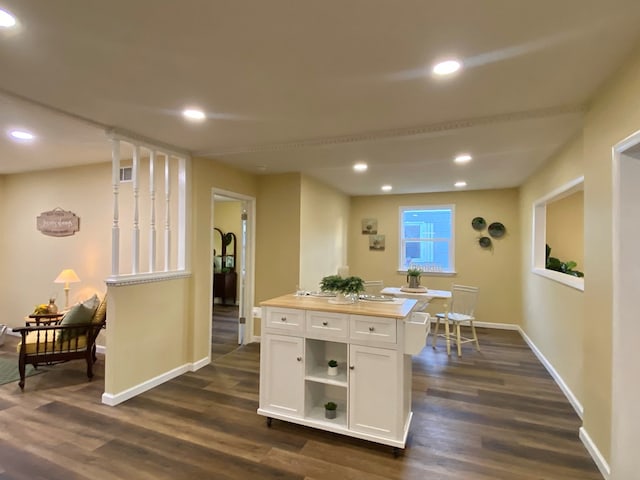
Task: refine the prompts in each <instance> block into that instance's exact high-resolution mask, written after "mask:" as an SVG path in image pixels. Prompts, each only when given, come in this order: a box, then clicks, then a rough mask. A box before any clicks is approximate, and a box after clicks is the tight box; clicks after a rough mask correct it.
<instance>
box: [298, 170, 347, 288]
mask: <svg viewBox="0 0 640 480" xmlns="http://www.w3.org/2000/svg"><path fill="white" fill-rule="evenodd" d="M348 222H349V197H348V196H346V195H345V194H343V193H341V192H338V191H337V190H334V189H333V188H331V187H328V186H326V185H325V184H323V183H320V182H318V181H317V180H314V179H312V178H310V177H308V176H303V177H302V186H301V198H300V278H299V283H298V285H299V286H300V288H303V289H306V290H318V289H319V286H318V284H319V283H320V279H321V278H322V277H324V276H326V275H331V274H335V273H336V272H337V271H338V267H340V266H342V265H345V264H346V261H347V230H348V226H349V223H348Z"/></svg>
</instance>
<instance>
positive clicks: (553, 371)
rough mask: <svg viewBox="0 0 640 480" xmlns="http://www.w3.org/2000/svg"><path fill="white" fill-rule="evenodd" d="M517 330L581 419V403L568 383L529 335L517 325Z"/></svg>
mask: <svg viewBox="0 0 640 480" xmlns="http://www.w3.org/2000/svg"><path fill="white" fill-rule="evenodd" d="M518 331H519V332H520V335H522V338H523V339H524V341H525V342H527V345H529V348H530V349H531V350H532V351H533V353H534V355H535V356H536V357H538V360H540V363H542V365H543V366H544V368H546V369H547V372H549V375H551V376H552V377H553V379H554V380H555V382H556V383H557V384H558V386H559V387H560V390H562V393H564V396H565V397H567V400H569V403H570V404H571V406H572V407H573V409H574V410H575V411H576V413H577V414H578V416H579V417H580V420H582V416H583V413H584V409H583V408H582V404H581V403H580V402H579V401H578V399H577V398H576V396H575V395H574V394H573V392H572V391H571V389H570V388H569V387H568V385H567V384H566V383H564V380H563V379H562V377H561V376H560V374H559V373H558V372H557V371H556V369H555V368H553V365H551V363H550V362H549V360H547V359H546V357H545V356H544V355H543V354H542V352H541V351H540V350H538V347H536V346H535V344H534V343H533V341H532V340H531V339H530V338H529V336H528V335H527V334H526V333H524V330H522V328H520V327H518Z"/></svg>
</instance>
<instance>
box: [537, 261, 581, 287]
mask: <svg viewBox="0 0 640 480" xmlns="http://www.w3.org/2000/svg"><path fill="white" fill-rule="evenodd" d="M531 272H532V273H535V274H536V275H540V276H541V277H546V278H550V279H551V280H554V281H556V282H558V283H562V284H563V285H567V286H568V287H571V288H575V289H576V290H580V291H581V292H584V278H579V277H574V276H573V275H567V274H566V273H562V272H556V271H555V270H548V269H546V268H538V267H534V268H533V269H532V270H531Z"/></svg>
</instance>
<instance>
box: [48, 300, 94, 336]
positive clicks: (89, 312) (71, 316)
mask: <svg viewBox="0 0 640 480" xmlns="http://www.w3.org/2000/svg"><path fill="white" fill-rule="evenodd" d="M99 304H100V299H98V295H94V296H93V297H91V298H89V299H87V300H85V301H84V302H82V303H78V304H76V305H74V306H73V307H71V309H70V310H69V311H68V312H67V313H65V314H64V317H62V320H61V321H60V325H83V324H85V325H86V324H87V323H90V322H91V319H92V318H93V315H94V313H96V310H97V308H98V306H99ZM82 333H83V329H81V328H78V329H77V330H76V329H69V330H63V331H60V332H59V334H58V338H57V341H58V344H59V345H60V344H62V343H63V342H66V341H68V340H69V339H71V338H75V337H77V336H78V335H81V334H82Z"/></svg>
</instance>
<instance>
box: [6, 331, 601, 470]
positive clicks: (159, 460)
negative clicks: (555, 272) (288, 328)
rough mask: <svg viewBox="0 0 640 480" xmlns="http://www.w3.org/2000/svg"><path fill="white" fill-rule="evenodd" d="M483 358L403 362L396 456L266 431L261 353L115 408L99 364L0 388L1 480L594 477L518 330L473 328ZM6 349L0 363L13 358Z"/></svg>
mask: <svg viewBox="0 0 640 480" xmlns="http://www.w3.org/2000/svg"><path fill="white" fill-rule="evenodd" d="M479 334H480V342H481V348H482V351H481V352H475V350H473V349H472V348H470V346H469V345H466V346H465V347H466V348H465V350H464V352H463V357H462V358H461V359H457V358H456V357H455V356H453V357H451V358H448V357H447V355H446V352H445V350H444V347H443V346H439V347H438V349H437V350H435V351H434V350H432V349H431V347H430V346H429V347H426V348H425V349H424V350H423V351H422V353H421V354H420V355H419V356H417V357H415V359H414V362H413V368H414V376H413V411H414V420H413V423H412V425H411V431H410V434H409V439H408V445H407V449H406V450H405V451H404V452H403V454H402V455H401V456H400V457H398V458H394V457H393V455H392V449H391V448H390V447H387V446H382V445H377V444H374V443H370V442H365V441H361V440H357V439H353V438H349V437H343V436H340V435H335V434H331V433H327V432H321V431H317V430H314V429H311V428H306V427H301V426H297V425H292V424H289V423H286V422H280V421H277V420H274V421H273V425H272V427H271V428H267V426H266V424H265V419H264V418H263V417H261V416H258V415H257V414H256V409H257V407H258V383H259V373H258V369H259V355H260V346H259V344H250V345H246V346H243V347H240V348H238V349H235V350H233V351H231V352H229V353H226V354H221V355H218V356H217V358H216V359H215V360H214V361H213V363H212V364H211V365H208V366H206V367H204V368H202V369H200V370H199V371H197V372H193V373H188V374H185V375H182V376H181V377H178V378H176V379H174V380H172V381H170V382H168V383H165V384H163V385H161V386H159V387H157V388H155V389H153V390H151V391H149V392H146V393H144V394H142V395H140V396H138V397H136V398H133V399H131V400H129V401H127V402H125V403H123V404H121V405H119V406H117V407H107V406H104V405H102V404H101V403H100V396H101V394H102V391H103V387H104V374H103V373H104V358H103V357H101V356H100V358H99V361H98V365H97V366H96V377H95V378H94V380H93V381H92V382H87V381H86V376H85V372H84V363H83V362H78V361H75V362H69V363H66V364H62V365H57V366H52V367H41V368H42V369H44V370H46V371H45V373H43V374H42V375H36V376H34V377H29V378H27V383H26V390H25V392H24V393H21V392H20V389H19V388H18V386H17V383H14V384H6V385H2V386H0V479H1V480H5V479H29V480H33V479H47V480H56V479H65V480H69V479H92V480H100V479H135V480H137V479H154V480H156V479H221V480H225V479H243V480H244V479H276V478H277V479H285V480H286V479H300V480H302V479H305V480H324V479H326V480H342V479H349V480H358V479H363V480H364V479H366V480H382V479H395V480H399V479H403V480H404V479H407V480H413V479H415V480H418V479H420V480H423V479H442V480H451V479H461V480H488V479H492V480H494V479H504V480H533V479H536V480H539V479H558V480H560V479H562V480H574V479H575V480H578V479H580V480H590V479H602V477H601V475H600V474H599V473H598V470H597V468H596V466H595V465H594V463H593V462H592V460H591V459H590V457H589V456H588V454H587V452H586V450H585V448H584V447H583V445H582V443H581V442H580V440H579V439H578V428H579V426H580V420H579V418H578V417H577V416H576V415H575V413H574V412H573V410H572V409H571V407H570V405H569V404H568V402H567V401H566V399H565V398H564V396H563V394H562V393H561V392H560V390H559V389H558V387H557V386H556V385H555V383H554V382H553V380H552V379H551V378H550V376H549V375H548V374H547V372H546V371H545V370H544V368H543V367H542V365H540V363H539V362H538V361H537V360H536V358H535V357H534V355H533V354H532V353H531V351H530V350H529V349H528V347H527V346H526V344H525V343H524V342H523V341H522V339H521V338H520V336H519V335H518V334H517V333H516V332H512V331H498V330H483V329H479ZM15 343H16V340H15V339H13V338H9V339H8V340H7V342H6V345H5V347H2V349H0V355H2V356H8V357H15V356H16V355H15V353H14V351H15V350H14V348H15Z"/></svg>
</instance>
